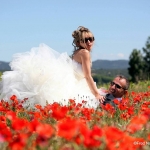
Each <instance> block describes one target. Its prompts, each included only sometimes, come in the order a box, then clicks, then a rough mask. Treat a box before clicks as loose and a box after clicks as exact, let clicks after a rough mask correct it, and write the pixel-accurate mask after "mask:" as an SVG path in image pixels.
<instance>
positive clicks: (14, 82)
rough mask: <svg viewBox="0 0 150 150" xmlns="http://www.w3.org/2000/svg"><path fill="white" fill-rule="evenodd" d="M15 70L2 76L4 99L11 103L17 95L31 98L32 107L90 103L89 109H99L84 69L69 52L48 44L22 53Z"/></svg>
mask: <svg viewBox="0 0 150 150" xmlns="http://www.w3.org/2000/svg"><path fill="white" fill-rule="evenodd" d="M10 67H11V70H12V71H6V72H4V73H3V75H2V81H1V83H0V86H1V90H0V92H1V99H4V100H9V99H10V97H11V96H12V95H16V96H17V98H18V99H19V100H23V99H24V98H28V101H29V103H30V105H34V104H40V105H42V106H44V105H46V103H50V104H52V103H53V102H58V103H61V104H62V105H68V103H69V99H74V100H75V102H76V103H82V101H83V100H84V101H87V102H86V105H85V107H94V108H96V107H97V106H98V105H99V102H98V100H97V99H96V98H95V96H94V95H93V94H92V93H91V91H90V89H89V87H88V85H87V82H86V80H85V78H84V75H83V72H82V67H81V65H80V64H79V63H77V62H75V61H73V60H72V59H71V58H70V57H69V56H68V54H67V53H61V54H60V53H58V52H57V51H55V50H53V49H51V48H50V47H48V46H47V45H45V44H40V46H39V47H35V48H32V49H31V51H29V52H25V53H18V54H15V55H14V56H13V60H12V62H11V63H10Z"/></svg>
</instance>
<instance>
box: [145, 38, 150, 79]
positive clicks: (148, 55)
mask: <svg viewBox="0 0 150 150" xmlns="http://www.w3.org/2000/svg"><path fill="white" fill-rule="evenodd" d="M143 52H144V56H143V59H144V68H145V69H144V70H143V71H144V74H145V77H146V79H147V80H148V79H150V37H148V39H147V41H146V44H145V48H143Z"/></svg>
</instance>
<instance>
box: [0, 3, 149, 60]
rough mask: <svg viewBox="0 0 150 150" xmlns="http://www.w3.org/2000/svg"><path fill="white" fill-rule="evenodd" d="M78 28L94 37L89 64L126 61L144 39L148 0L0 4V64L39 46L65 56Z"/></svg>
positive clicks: (147, 24)
mask: <svg viewBox="0 0 150 150" xmlns="http://www.w3.org/2000/svg"><path fill="white" fill-rule="evenodd" d="M80 25H82V26H85V27H88V28H89V29H90V30H91V31H92V32H93V34H94V36H95V39H96V40H95V45H94V47H93V50H92V60H93V61H94V60H97V59H108V60H116V59H129V56H130V54H131V52H132V50H133V49H134V48H136V49H142V47H144V46H145V42H146V40H147V38H148V36H150V0H55V1H53V0H0V61H7V62H8V61H11V60H12V55H13V54H14V53H20V52H25V51H30V49H31V48H32V47H37V46H39V44H40V43H45V44H47V45H48V46H50V47H51V48H53V49H55V50H57V51H58V52H60V53H61V52H67V53H68V54H69V55H70V54H71V53H72V51H73V46H72V36H71V34H72V32H73V31H74V30H75V29H77V27H78V26H80Z"/></svg>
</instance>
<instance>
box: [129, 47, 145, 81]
mask: <svg viewBox="0 0 150 150" xmlns="http://www.w3.org/2000/svg"><path fill="white" fill-rule="evenodd" d="M129 66H130V67H129V68H128V72H129V75H130V76H131V81H132V82H136V83H137V82H138V80H140V79H141V76H142V70H143V57H142V54H141V51H140V50H137V49H134V50H133V51H132V53H131V55H130V57H129Z"/></svg>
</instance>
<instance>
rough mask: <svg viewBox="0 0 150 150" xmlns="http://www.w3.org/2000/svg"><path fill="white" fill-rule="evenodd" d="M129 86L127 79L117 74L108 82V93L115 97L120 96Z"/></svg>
mask: <svg viewBox="0 0 150 150" xmlns="http://www.w3.org/2000/svg"><path fill="white" fill-rule="evenodd" d="M128 88H129V81H128V79H127V78H126V77H124V76H123V75H117V76H116V77H115V78H114V79H113V80H112V81H111V83H110V86H109V89H108V93H110V94H112V95H113V96H114V97H115V98H121V97H123V95H125V94H126V93H127V90H128Z"/></svg>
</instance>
